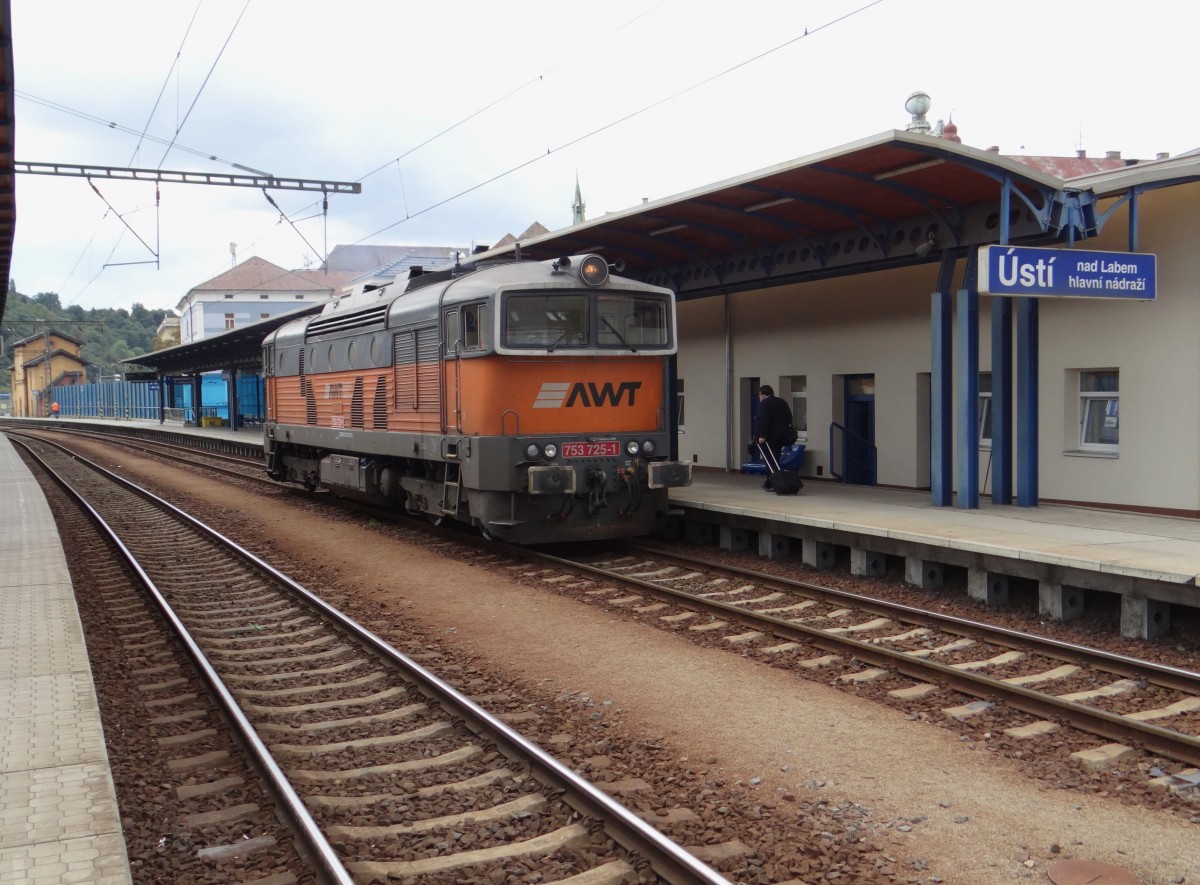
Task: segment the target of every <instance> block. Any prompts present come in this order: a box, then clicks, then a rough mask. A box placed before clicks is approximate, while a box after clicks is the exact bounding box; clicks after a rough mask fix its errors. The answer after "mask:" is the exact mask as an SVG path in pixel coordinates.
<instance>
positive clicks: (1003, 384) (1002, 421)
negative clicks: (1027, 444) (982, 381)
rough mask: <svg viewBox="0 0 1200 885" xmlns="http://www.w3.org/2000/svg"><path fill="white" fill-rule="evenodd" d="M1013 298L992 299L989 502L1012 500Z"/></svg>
mask: <svg viewBox="0 0 1200 885" xmlns="http://www.w3.org/2000/svg"><path fill="white" fill-rule="evenodd" d="M1012 342H1013V336H1012V299H1011V298H993V299H992V503H993V504H1011V503H1012V451H1013V436H1012V372H1013V355H1012Z"/></svg>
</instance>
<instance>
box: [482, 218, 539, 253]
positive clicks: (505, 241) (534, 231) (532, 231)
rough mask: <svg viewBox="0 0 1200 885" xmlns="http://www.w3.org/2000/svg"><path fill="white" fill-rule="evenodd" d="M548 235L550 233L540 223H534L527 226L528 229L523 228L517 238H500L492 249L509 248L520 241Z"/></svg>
mask: <svg viewBox="0 0 1200 885" xmlns="http://www.w3.org/2000/svg"><path fill="white" fill-rule="evenodd" d="M548 233H550V231H549V229H548V228H547V227H546V226H545V225H543V224H542V223H541V222H540V221H535V222H534V223H533V224H531V225H529V227H527V228H525V230H524V232H523V233H522V234H521V235H520V236H519V237H514V236H513V235H512V234H505V235H504V236H503V237H501V238H500V241H499V242H498V243H496V245H494V246H492V248H493V249H499V248H501V247H503V246H511V245H512V244H513V243H518V242H520V241H521V240H527V239H529V238H530V237H540V236H541V235H542V234H548Z"/></svg>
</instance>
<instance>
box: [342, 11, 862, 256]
mask: <svg viewBox="0 0 1200 885" xmlns="http://www.w3.org/2000/svg"><path fill="white" fill-rule="evenodd" d="M883 2H884V0H871V2H869V3H866V4H864V5H863V6H860V7H858V8H857V9H852V10H851V11H849V12H847V13H845V14H843V15H840V16H838V17H836V18H833V19H830V20H829V21H827V22H825V23H824V24H821V25H817V26H815V27H812V28H805V29H804V32H803V33H802V34H798V35H797V36H795V37H792V38H791V39H789V40H785V41H784V42H783V43H780V44H778V45H777V46H774V47H772V48H770V49H767V50H764V51H763V52H760V53H758V54H757V55H755V56H752V57H751V58H748V59H746V60H744V61H740V62H738V63H737V64H735V65H732V66H731V67H728V68H725V69H724V70H722V71H720V72H718V73H716V74H712V75H711V76H708V77H705V78H704V79H702V80H697V81H696V82H694V83H692V84H691V85H690V86H685V87H684V88H683V89H679V90H677V91H675V92H673V93H671V94H670V95H667V96H664V97H663V98H660V99H658V100H657V101H654V102H651V103H650V104H648V105H644V106H643V107H641V108H639V109H638V110H636V111H632V112H630V113H628V114H625V115H624V116H622V117H618V118H617V119H615V120H611V121H609V122H608V123H605V124H604V125H603V126H599V127H597V128H595V129H593V130H591V131H589V132H585V133H584V134H582V135H580V136H577V137H576V138H572V139H570V140H569V141H566V142H564V143H563V144H560V145H559V146H558V147H553V148H552V147H547V148H546V152H545V153H544V154H538V155H536V156H534V157H531V158H530V159H528V160H525V161H524V162H522V163H518V164H517V165H516V166H513V167H511V168H509V169H506V170H504V171H503V172H499V173H497V174H496V175H493V176H491V177H490V178H487V179H485V180H483V181H480V182H478V183H477V184H473V185H471V186H470V187H468V188H466V189H464V190H461V191H459V192H458V193H456V194H453V195H452V196H449V197H446V198H445V199H444V200H439V201H438V202H436V203H433V204H431V205H429V206H426V207H425V208H424V209H420V210H418V211H416V212H412V213H409V214H407V215H406V216H405V217H404V218H401V219H399V220H398V221H394V222H392V223H391V224H389V225H387V226H385V227H382V228H380V229H379V230H377V231H375V232H374V233H372V234H368V235H367V236H365V237H362V238H361V239H358V240H355V241H354V243H352V244H351V245H358V244H359V243H364V242H366V241H367V240H370V239H372V238H374V237H377V236H379V235H380V234H382V233H384V232H386V231H389V230H391V229H392V228H394V227H398V226H399V225H401V224H404V223H405V222H406V221H410V220H412V219H413V218H416V217H418V216H420V215H424V214H425V213H426V212H430V211H432V210H434V209H437V208H439V207H441V206H445V205H446V204H447V203H450V202H453V201H454V200H457V199H459V198H460V197H464V196H466V195H467V194H469V193H472V192H473V191H477V190H479V189H480V188H481V187H486V186H487V185H489V184H492V183H493V182H496V181H499V180H500V179H502V178H507V177H508V176H509V175H512V174H514V173H516V172H519V171H521V170H522V169H525V168H526V167H528V166H532V165H533V164H534V163H537V162H538V161H540V160H544V159H545V158H546V157H549V156H551V155H553V154H556V153H558V152H560V151H563V150H566V149H567V148H570V147H574V146H575V145H577V144H580V143H581V142H584V141H587V140H588V139H589V138H593V137H595V136H597V135H599V134H600V133H601V132H605V131H607V130H609V129H612V128H614V127H616V126H619V125H621V124H622V123H627V122H628V121H630V120H632V119H634V118H636V117H640V116H641V115H642V114H645V113H647V112H649V111H652V110H654V109H655V108H658V107H661V106H663V105H664V104H667V103H668V102H671V101H674V100H675V99H677V98H681V97H682V96H684V95H687V94H688V93H690V92H694V91H695V90H697V89H699V88H701V87H702V86H707V85H708V84H709V83H712V82H714V81H716V80H719V79H721V78H722V77H725V76H728V75H729V74H732V73H733V72H734V71H738V70H740V69H742V68H744V67H746V66H747V65H750V64H753V63H754V62H757V61H761V60H762V59H764V58H766V57H767V56H769V55H773V54H774V53H776V52H779V51H780V50H782V49H786V48H787V47H789V46H791V45H792V44H794V43H796V42H798V41H800V40H803V39H804V38H805V37H810V36H812V35H814V34H817V33H819V32H821V31H825V30H828V29H829V28H831V27H834V26H835V25H838V24H841V23H842V22H844V21H847V20H848V19H850V18H853V17H854V16H856V15H860V14H861V13H863V12H865V11H867V10H868V9H870V8H871V7H873V6H878V5H879V4H880V3H883ZM385 165H386V164H385Z"/></svg>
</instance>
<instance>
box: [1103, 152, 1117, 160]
mask: <svg viewBox="0 0 1200 885" xmlns="http://www.w3.org/2000/svg"><path fill="white" fill-rule="evenodd" d="M1104 156H1105V157H1106V158H1107V159H1109V160H1119V159H1121V152H1120V151H1108V152H1107V153H1105V155H1104Z"/></svg>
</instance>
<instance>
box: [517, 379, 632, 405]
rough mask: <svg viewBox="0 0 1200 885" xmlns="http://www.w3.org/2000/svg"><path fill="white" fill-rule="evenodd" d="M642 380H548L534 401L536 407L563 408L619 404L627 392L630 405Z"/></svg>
mask: <svg viewBox="0 0 1200 885" xmlns="http://www.w3.org/2000/svg"><path fill="white" fill-rule="evenodd" d="M641 387H642V382H641V381H622V382H621V383H620V384H613V383H612V382H611V381H605V382H604V383H603V384H597V383H595V382H594V381H589V382H587V383H584V382H583V381H576V382H575V383H574V384H572V383H571V382H570V381H546V382H545V383H543V384H542V389H541V390H539V391H538V395H537V398H536V399H534V401H533V407H534V408H535V409H562V408H568V409H569V408H572V407H574V406H583V407H584V408H588V409H590V408H592V407H593V406H604V405H610V406H619V405H621V401H622V400H624V399H625V398H626V397H625V395H626V394H629V405H631V406H632V405H633V404H634V397H636V396H637V392H638V391H639V390H640V389H641Z"/></svg>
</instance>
